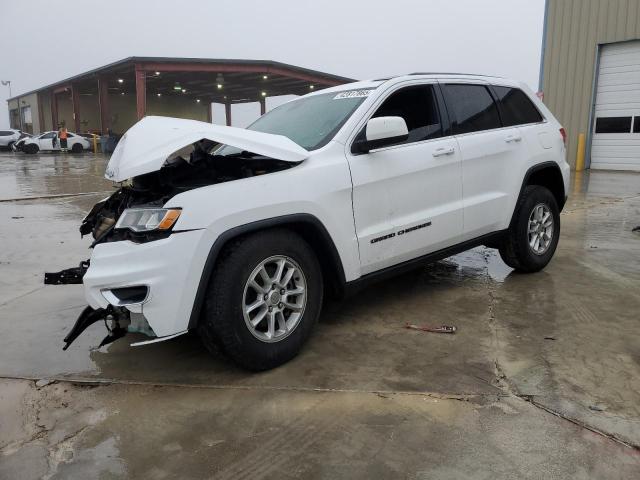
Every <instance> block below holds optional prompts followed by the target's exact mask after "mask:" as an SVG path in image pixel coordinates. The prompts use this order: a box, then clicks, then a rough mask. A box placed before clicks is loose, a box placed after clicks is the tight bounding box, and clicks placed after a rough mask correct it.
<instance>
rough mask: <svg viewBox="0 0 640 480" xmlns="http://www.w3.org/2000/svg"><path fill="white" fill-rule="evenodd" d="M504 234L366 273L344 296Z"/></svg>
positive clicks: (351, 285)
mask: <svg viewBox="0 0 640 480" xmlns="http://www.w3.org/2000/svg"><path fill="white" fill-rule="evenodd" d="M505 233H506V230H500V231H497V232H493V233H488V234H486V235H482V236H480V237H477V238H474V239H471V240H467V241H465V242H462V243H458V244H456V245H452V246H450V247H446V248H443V249H441V250H438V251H436V252H432V253H428V254H426V255H423V256H421V257H417V258H414V259H411V260H407V261H406V262H402V263H398V264H397V265H392V266H390V267H387V268H383V269H382V270H378V271H376V272H371V273H368V274H366V275H363V276H362V277H360V278H358V279H357V280H353V281H351V282H348V283H347V284H346V285H345V296H351V295H354V294H356V293H358V292H359V291H361V290H362V289H363V288H365V287H367V286H369V285H371V284H372V283H376V282H380V281H382V280H386V279H388V278H390V277H394V276H396V275H399V274H401V273H404V272H409V271H411V270H414V269H416V268H417V267H419V266H420V265H425V264H429V263H433V262H437V261H438V260H442V259H443V258H447V257H450V256H452V255H456V254H458V253H461V252H464V251H466V250H469V249H471V248H474V247H478V246H480V245H486V244H495V243H497V242H499V241H500V240H501V239H502V237H503V236H504V235H505Z"/></svg>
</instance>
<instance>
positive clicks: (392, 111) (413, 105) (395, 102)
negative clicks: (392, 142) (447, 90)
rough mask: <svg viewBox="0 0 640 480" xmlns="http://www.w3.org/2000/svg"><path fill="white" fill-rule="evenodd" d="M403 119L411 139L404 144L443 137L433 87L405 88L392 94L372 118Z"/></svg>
mask: <svg viewBox="0 0 640 480" xmlns="http://www.w3.org/2000/svg"><path fill="white" fill-rule="evenodd" d="M376 117H402V118H403V119H404V121H405V122H406V123H407V129H408V130H409V138H407V140H405V141H404V142H400V143H399V145H401V144H403V143H413V142H420V141H422V140H430V139H432V138H438V137H441V136H442V125H441V123H440V115H439V113H438V107H437V103H436V96H435V92H434V91H433V85H417V86H411V87H405V88H402V89H400V90H398V91H397V92H394V93H392V94H391V95H389V97H388V98H387V99H386V100H385V101H384V102H383V103H382V105H380V107H379V108H378V110H376V113H374V114H373V116H372V117H371V118H376Z"/></svg>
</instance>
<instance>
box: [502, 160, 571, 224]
mask: <svg viewBox="0 0 640 480" xmlns="http://www.w3.org/2000/svg"><path fill="white" fill-rule="evenodd" d="M550 167H551V168H555V169H556V170H557V171H558V175H560V178H561V179H562V171H561V170H560V167H559V166H558V164H557V163H556V162H552V161H549V162H542V163H538V164H537V165H534V166H533V167H531V168H529V170H527V172H526V173H525V174H524V178H523V179H522V185H520V191H519V192H518V197H517V199H519V198H520V196H521V195H522V192H523V191H524V187H526V186H527V185H528V184H529V183H528V182H529V178H531V175H533V174H534V173H536V172H538V171H540V170H544V169H545V168H550ZM560 198H564V202H558V208H559V209H560V211H562V209H563V208H564V204H565V203H566V201H567V198H569V196H568V195H567V192H565V191H564V179H562V195H561V197H560ZM517 199H516V202H517V201H518V200H517ZM515 214H516V212H515V209H514V211H513V213H512V214H511V221H510V222H509V225H512V224H513V222H514V220H515Z"/></svg>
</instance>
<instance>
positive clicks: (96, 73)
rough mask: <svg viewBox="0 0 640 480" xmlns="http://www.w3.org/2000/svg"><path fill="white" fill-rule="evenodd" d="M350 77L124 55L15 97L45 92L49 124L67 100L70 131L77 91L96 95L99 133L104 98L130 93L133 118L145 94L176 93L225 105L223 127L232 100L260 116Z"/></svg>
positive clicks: (256, 63) (264, 63)
mask: <svg viewBox="0 0 640 480" xmlns="http://www.w3.org/2000/svg"><path fill="white" fill-rule="evenodd" d="M352 81H354V80H353V79H350V78H346V77H341V76H338V75H332V74H329V73H324V72H319V71H316V70H310V69H307V68H302V67H297V66H294V65H288V64H285V63H280V62H274V61H268V60H238V59H230V60H222V59H200V58H165V57H129V58H126V59H123V60H120V61H118V62H115V63H112V64H109V65H105V66H103V67H100V68H96V69H94V70H91V71H88V72H86V73H83V74H80V75H76V76H74V77H71V78H68V79H65V80H62V81H60V82H56V83H54V84H51V85H48V86H46V87H43V88H40V89H37V90H34V91H31V92H27V93H25V94H23V95H20V97H24V96H26V95H30V94H34V93H35V94H38V102H41V101H42V100H41V98H40V97H41V95H42V96H43V98H44V96H45V95H46V96H48V97H49V101H50V103H51V107H50V110H51V118H52V123H53V125H54V126H55V125H58V99H59V98H60V99H64V100H65V101H67V100H69V101H70V102H71V104H72V108H73V119H74V121H75V130H76V131H80V119H81V118H82V112H81V111H80V107H79V106H80V100H79V98H80V96H81V95H94V96H96V98H97V99H98V101H97V107H98V108H99V110H100V113H99V115H100V120H101V121H100V124H101V125H100V126H101V129H102V131H103V132H104V131H106V130H107V129H108V128H110V126H111V125H110V120H109V119H110V116H111V115H110V108H111V106H110V105H109V103H110V102H109V96H110V95H114V94H121V95H133V96H135V99H136V114H137V118H138V119H141V118H142V117H144V116H145V114H146V110H147V108H146V107H147V99H148V98H149V97H150V96H157V97H181V98H184V99H188V100H189V101H192V102H198V103H202V104H211V103H221V104H224V105H225V113H226V118H227V125H230V124H231V105H232V104H236V103H245V102H259V103H260V106H261V114H263V113H264V112H265V99H266V97H270V96H277V95H304V94H306V93H309V92H311V91H314V90H318V89H322V88H327V87H331V86H335V85H341V84H343V83H348V82H352ZM20 97H14V98H13V99H17V98H20ZM13 99H10V100H13ZM210 111H211V109H209V118H208V120H209V121H211V118H210ZM40 115H42V110H41V109H40ZM41 123H43V122H41Z"/></svg>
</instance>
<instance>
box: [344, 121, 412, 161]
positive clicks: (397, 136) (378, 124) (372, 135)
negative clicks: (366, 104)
mask: <svg viewBox="0 0 640 480" xmlns="http://www.w3.org/2000/svg"><path fill="white" fill-rule="evenodd" d="M407 138H409V129H408V128H407V122H405V121H404V118H402V117H376V118H372V119H370V120H369V121H368V122H367V126H366V128H365V138H364V139H361V140H357V141H356V142H355V143H354V145H353V146H354V150H355V151H357V152H359V153H368V152H369V151H370V150H373V149H375V148H382V147H386V146H387V145H393V144H394V143H398V142H403V141H405V140H406V139H407Z"/></svg>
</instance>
